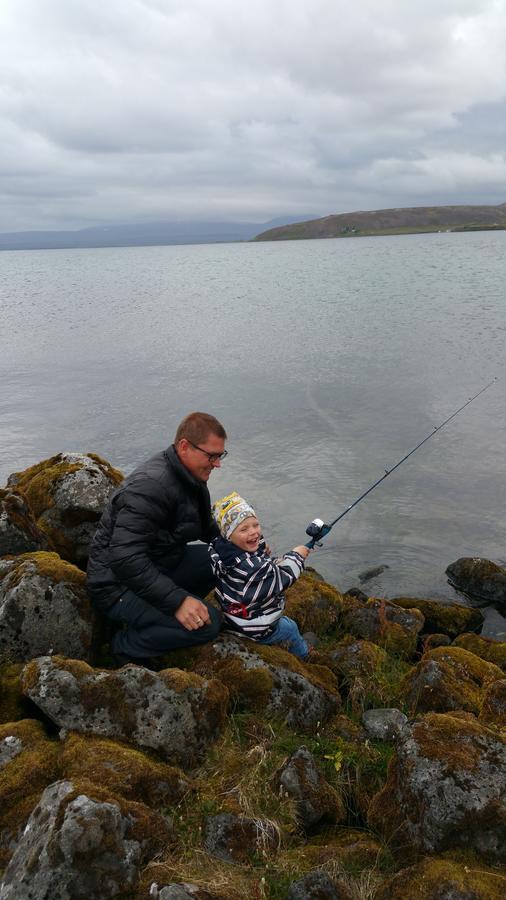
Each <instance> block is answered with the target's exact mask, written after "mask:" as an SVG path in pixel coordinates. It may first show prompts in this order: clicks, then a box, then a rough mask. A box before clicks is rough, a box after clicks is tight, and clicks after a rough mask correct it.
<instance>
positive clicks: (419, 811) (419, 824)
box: [368, 713, 506, 862]
mask: <svg viewBox="0 0 506 900" xmlns="http://www.w3.org/2000/svg"><path fill="white" fill-rule="evenodd" d="M505 797H506V739H505V738H504V737H501V735H500V734H498V733H497V732H496V731H493V730H492V729H489V728H487V727H485V726H484V725H482V724H481V723H480V722H478V721H477V720H476V719H475V718H474V717H473V716H470V715H468V716H466V717H465V718H464V717H463V716H462V715H457V714H455V715H442V714H438V713H429V714H427V715H425V716H421V717H419V718H418V719H416V720H415V721H414V723H413V724H412V725H406V726H405V728H404V731H403V733H402V735H401V736H400V737H399V739H398V741H397V744H396V750H395V754H394V757H393V759H392V761H391V763H390V768H389V774H388V781H387V783H386V785H385V787H384V788H383V790H382V791H380V792H379V793H378V794H377V795H376V796H375V797H374V799H373V801H372V803H371V806H370V808H369V815H368V822H369V825H370V826H371V827H373V828H375V829H377V831H378V832H379V833H380V834H381V835H382V836H383V837H384V838H385V839H386V840H388V841H389V842H390V843H391V845H392V846H393V847H395V848H397V850H398V851H399V852H400V853H402V854H406V853H409V850H410V849H411V850H412V851H415V852H419V853H439V852H442V851H444V850H448V849H450V848H452V847H457V848H467V849H470V850H473V849H474V850H476V851H478V852H479V853H481V854H482V855H483V856H485V857H487V858H488V859H490V860H491V861H493V862H505V861H506V843H505V841H504V834H505V833H506V832H505V829H506V805H505Z"/></svg>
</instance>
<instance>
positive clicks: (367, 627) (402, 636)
mask: <svg viewBox="0 0 506 900" xmlns="http://www.w3.org/2000/svg"><path fill="white" fill-rule="evenodd" d="M423 624H424V618H423V615H422V613H421V612H420V611H419V610H417V609H411V610H408V609H406V610H404V609H402V607H400V606H396V605H395V604H394V603H391V602H390V601H389V600H382V599H379V600H378V599H376V598H374V597H370V598H369V599H368V600H367V602H366V603H364V602H362V601H361V600H357V598H355V597H352V596H350V595H349V594H347V595H345V596H344V597H343V616H342V626H343V629H344V630H345V631H347V632H349V633H350V634H352V635H354V636H355V637H359V638H364V639H366V640H368V641H372V643H374V644H378V646H380V647H383V648H384V649H385V650H387V651H388V652H389V653H394V654H396V655H397V656H402V657H404V658H406V659H409V658H410V657H412V656H413V654H414V653H415V650H416V646H417V641H418V634H419V632H420V631H421V630H422V628H423Z"/></svg>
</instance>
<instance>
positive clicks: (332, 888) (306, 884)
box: [286, 871, 351, 900]
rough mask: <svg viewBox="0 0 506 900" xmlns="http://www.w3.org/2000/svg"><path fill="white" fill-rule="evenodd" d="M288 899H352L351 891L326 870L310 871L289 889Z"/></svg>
mask: <svg viewBox="0 0 506 900" xmlns="http://www.w3.org/2000/svg"><path fill="white" fill-rule="evenodd" d="M286 896H287V900H350V897H351V895H350V893H349V891H348V890H347V889H346V888H344V887H342V886H340V885H339V884H337V883H336V882H335V881H333V880H332V878H330V876H329V875H327V874H326V872H318V871H316V872H309V874H308V875H305V876H304V878H300V879H299V881H294V882H293V884H291V885H290V887H289V889H288V894H287V895H286Z"/></svg>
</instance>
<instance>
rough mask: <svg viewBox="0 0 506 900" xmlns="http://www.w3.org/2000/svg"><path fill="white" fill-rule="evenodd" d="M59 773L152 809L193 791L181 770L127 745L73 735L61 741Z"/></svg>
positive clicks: (171, 803)
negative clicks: (83, 780) (98, 786)
mask: <svg viewBox="0 0 506 900" xmlns="http://www.w3.org/2000/svg"><path fill="white" fill-rule="evenodd" d="M61 771H62V776H63V777H64V778H67V779H69V780H70V781H74V780H75V779H78V780H79V779H83V778H84V779H86V780H87V781H90V782H92V783H93V784H98V785H100V786H101V787H102V788H104V789H105V790H108V791H111V792H112V793H113V794H117V795H119V796H121V797H124V798H125V799H126V800H135V801H139V802H142V803H146V804H147V806H151V807H154V808H155V809H160V808H162V807H166V806H172V805H174V804H177V803H178V802H179V801H180V800H181V798H182V797H183V796H185V795H186V794H188V793H189V792H190V791H191V790H193V789H194V788H195V785H194V783H193V782H192V781H191V780H190V779H189V778H188V777H187V776H186V775H185V774H184V773H183V772H182V771H181V769H178V768H176V767H174V766H169V765H167V764H165V763H162V762H160V761H159V760H156V759H154V758H152V757H150V756H148V755H147V754H146V753H143V752H141V751H140V750H135V749H134V748H133V747H131V746H129V745H128V744H124V743H120V742H119V741H113V740H110V739H108V738H101V737H95V736H92V735H86V736H83V735H82V734H77V733H71V734H69V735H68V736H67V737H66V739H65V743H64V745H63V751H62V758H61Z"/></svg>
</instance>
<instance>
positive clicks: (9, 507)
mask: <svg viewBox="0 0 506 900" xmlns="http://www.w3.org/2000/svg"><path fill="white" fill-rule="evenodd" d="M46 547H47V539H46V537H45V535H44V534H43V533H42V532H41V531H39V529H38V528H37V526H36V524H35V521H34V519H33V517H32V515H31V513H30V510H29V509H28V506H27V504H26V503H25V501H24V500H23V498H22V497H20V496H19V495H18V494H15V493H13V492H12V491H9V490H6V491H5V490H1V489H0V556H7V555H8V554H12V555H15V554H17V553H31V552H32V551H33V550H43V549H45V548H46Z"/></svg>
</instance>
